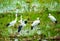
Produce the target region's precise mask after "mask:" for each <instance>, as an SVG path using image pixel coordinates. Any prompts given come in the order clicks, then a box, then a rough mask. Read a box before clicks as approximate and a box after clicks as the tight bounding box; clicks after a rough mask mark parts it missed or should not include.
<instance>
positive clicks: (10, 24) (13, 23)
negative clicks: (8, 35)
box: [7, 11, 18, 27]
mask: <svg viewBox="0 0 60 41" xmlns="http://www.w3.org/2000/svg"><path fill="white" fill-rule="evenodd" d="M17 12H18V11H16V14H15V16H16V18H15V20H13V21H12V22H10V23H8V24H7V26H8V27H11V26H14V25H15V23H16V22H17Z"/></svg>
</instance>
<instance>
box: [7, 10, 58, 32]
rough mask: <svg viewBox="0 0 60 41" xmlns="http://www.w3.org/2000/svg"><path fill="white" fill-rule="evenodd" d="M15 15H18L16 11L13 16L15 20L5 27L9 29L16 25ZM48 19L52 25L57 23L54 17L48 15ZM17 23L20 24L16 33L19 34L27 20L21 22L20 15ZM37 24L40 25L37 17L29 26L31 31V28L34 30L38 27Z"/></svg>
mask: <svg viewBox="0 0 60 41" xmlns="http://www.w3.org/2000/svg"><path fill="white" fill-rule="evenodd" d="M17 14H18V10H16V15H15V16H16V18H15V20H13V21H12V22H10V23H8V24H7V25H6V26H8V27H11V26H14V25H15V24H16V22H17ZM48 17H49V18H50V20H51V21H52V22H53V23H57V20H56V18H55V17H54V16H52V15H51V14H50V13H49V15H48ZM18 22H20V25H19V26H18V33H19V32H20V31H21V28H22V27H25V26H26V24H27V20H22V15H21V18H20V20H19V21H18ZM39 24H40V19H39V17H38V18H37V19H36V20H35V21H33V23H32V24H31V30H32V29H33V28H35V27H36V26H37V25H39Z"/></svg>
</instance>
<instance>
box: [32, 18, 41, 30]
mask: <svg viewBox="0 0 60 41" xmlns="http://www.w3.org/2000/svg"><path fill="white" fill-rule="evenodd" d="M39 24H40V20H39V17H38V18H37V20H35V21H33V23H32V24H31V30H32V29H33V28H34V27H35V26H37V25H39Z"/></svg>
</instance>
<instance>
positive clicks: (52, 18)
mask: <svg viewBox="0 0 60 41" xmlns="http://www.w3.org/2000/svg"><path fill="white" fill-rule="evenodd" d="M48 17H49V18H50V20H51V21H52V22H53V23H57V20H56V18H55V17H54V16H53V15H51V14H50V13H49V15H48Z"/></svg>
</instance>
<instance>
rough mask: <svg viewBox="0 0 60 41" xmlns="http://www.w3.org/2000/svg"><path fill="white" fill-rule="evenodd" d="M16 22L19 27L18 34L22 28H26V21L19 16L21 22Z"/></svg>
mask: <svg viewBox="0 0 60 41" xmlns="http://www.w3.org/2000/svg"><path fill="white" fill-rule="evenodd" d="M18 22H20V25H19V26H18V33H19V32H20V31H21V29H22V27H25V26H26V24H27V20H22V16H21V20H20V21H18Z"/></svg>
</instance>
